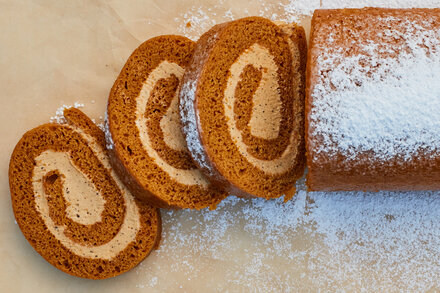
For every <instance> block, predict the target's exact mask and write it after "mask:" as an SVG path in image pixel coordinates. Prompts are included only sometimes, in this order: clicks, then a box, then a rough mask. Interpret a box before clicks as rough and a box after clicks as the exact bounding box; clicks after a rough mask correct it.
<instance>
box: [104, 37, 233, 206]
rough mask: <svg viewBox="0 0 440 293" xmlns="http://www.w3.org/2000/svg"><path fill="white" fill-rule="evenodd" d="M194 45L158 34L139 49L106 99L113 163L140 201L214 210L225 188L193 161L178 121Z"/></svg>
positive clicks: (185, 39)
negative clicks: (216, 185) (182, 83)
mask: <svg viewBox="0 0 440 293" xmlns="http://www.w3.org/2000/svg"><path fill="white" fill-rule="evenodd" d="M194 45H195V43H194V42H193V41H191V40H189V39H187V38H185V37H181V36H160V37H156V38H153V39H150V40H148V41H146V42H145V43H143V44H142V45H140V46H139V48H137V49H136V50H135V51H134V52H133V54H132V55H131V56H130V58H129V59H128V61H127V63H126V64H125V66H124V68H123V69H122V71H121V73H120V74H119V77H118V78H117V80H116V82H115V84H114V86H113V88H112V90H111V93H110V97H109V101H108V109H107V115H108V118H107V119H108V122H107V127H108V131H107V132H106V134H107V135H106V136H107V140H108V147H109V153H110V159H111V162H112V164H113V166H114V168H115V169H116V171H117V172H118V174H119V175H120V176H121V178H122V180H123V181H124V183H125V184H126V185H127V187H128V188H129V189H130V190H131V191H132V193H133V194H134V195H135V196H136V197H137V198H139V199H141V200H144V201H146V202H149V203H151V204H153V205H155V206H158V207H162V208H169V207H172V208H191V209H202V208H205V207H211V208H214V207H215V206H216V205H217V203H219V202H220V201H221V200H222V199H223V198H224V197H225V196H226V194H225V192H223V191H221V190H219V189H217V188H214V187H213V186H212V184H211V183H210V182H209V181H208V180H207V178H206V177H205V176H203V174H202V173H201V172H200V171H199V170H198V169H197V168H196V166H195V165H194V163H193V161H192V159H191V157H190V155H189V151H188V149H187V147H186V143H185V140H184V139H183V135H182V130H181V124H180V119H179V110H178V105H179V96H178V90H179V85H180V81H181V79H182V76H183V73H184V71H185V68H186V66H187V65H188V62H189V60H190V59H191V56H192V54H193V51H194Z"/></svg>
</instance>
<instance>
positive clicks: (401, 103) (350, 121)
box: [310, 17, 440, 161]
mask: <svg viewBox="0 0 440 293" xmlns="http://www.w3.org/2000/svg"><path fill="white" fill-rule="evenodd" d="M372 26H374V27H375V28H379V27H388V28H387V29H383V30H382V31H381V30H379V33H378V34H377V35H374V36H373V37H375V38H376V39H369V37H365V36H359V35H356V34H358V33H359V31H356V29H353V30H352V31H351V32H350V34H352V36H350V37H353V39H358V40H359V41H358V42H357V43H356V45H354V46H346V47H341V46H339V45H336V46H331V45H328V44H331V43H332V42H334V40H335V39H336V38H337V39H338V40H341V38H344V36H343V35H337V36H335V35H334V33H330V34H325V33H322V34H321V35H326V39H325V40H324V42H323V44H324V45H320V46H317V47H316V51H314V52H317V53H316V54H317V56H316V57H317V59H316V64H317V66H318V76H320V77H319V78H318V80H317V83H316V85H315V86H314V89H313V92H312V97H313V105H312V111H311V116H310V119H311V121H312V122H311V124H310V125H311V126H310V128H311V129H312V135H313V136H314V137H321V138H322V142H320V143H319V144H314V145H313V149H314V152H316V153H320V152H323V153H326V154H328V155H330V156H332V155H337V154H342V155H343V156H346V157H347V158H348V160H350V161H355V160H356V159H357V157H358V156H359V152H373V154H374V156H375V158H376V159H378V160H381V161H385V160H390V159H393V158H395V157H396V156H399V157H401V158H402V159H403V160H409V159H411V158H413V157H415V156H416V155H417V154H418V153H420V152H421V151H422V152H423V153H425V154H426V155H431V156H432V155H436V156H438V155H439V153H438V152H439V146H440V132H439V131H438V130H439V129H440V83H439V82H438V79H439V77H440V50H438V48H440V32H439V31H438V30H435V29H432V28H430V27H431V24H430V23H429V20H428V21H427V24H425V25H424V26H422V25H420V24H418V23H415V22H411V21H408V20H407V21H403V22H399V21H398V20H396V19H394V18H392V17H378V18H376V23H375V24H373V25H372ZM375 28H374V29H375ZM339 29H341V28H340V27H338V26H337V24H335V31H338V30H339ZM342 29H343V28H342ZM318 33H319V32H318ZM395 40H398V41H395ZM325 44H327V45H325ZM353 47H354V48H356V49H357V50H358V51H359V53H358V54H356V55H352V56H350V55H349V54H348V53H347V52H349V51H350V50H353ZM395 54H397V56H394V55H395ZM388 55H389V56H388ZM315 158H317V156H315Z"/></svg>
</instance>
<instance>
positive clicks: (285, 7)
mask: <svg viewBox="0 0 440 293" xmlns="http://www.w3.org/2000/svg"><path fill="white" fill-rule="evenodd" d="M229 2H232V1H226V0H220V1H217V2H215V4H213V5H212V3H208V2H205V4H200V5H194V6H191V7H189V8H188V10H187V11H184V12H182V13H181V14H180V15H179V16H178V17H176V18H175V19H174V20H175V22H176V23H177V24H178V31H179V33H181V34H183V35H185V36H187V37H188V38H190V39H193V40H196V39H197V38H198V37H199V36H200V35H201V34H202V33H204V32H205V31H207V30H209V29H210V28H211V27H212V26H213V25H215V24H217V23H222V22H226V21H230V20H234V19H238V18H242V17H247V16H255V15H257V16H262V17H266V18H268V19H271V20H277V21H285V22H298V21H300V20H301V19H302V18H304V17H305V16H310V15H312V13H313V11H314V10H315V9H318V8H320V6H321V0H281V1H267V0H256V1H253V2H252V5H245V7H243V6H238V5H232V6H231V5H228V3H229Z"/></svg>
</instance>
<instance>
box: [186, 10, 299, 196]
mask: <svg viewBox="0 0 440 293" xmlns="http://www.w3.org/2000/svg"><path fill="white" fill-rule="evenodd" d="M305 64H306V39H305V34H304V30H303V28H301V27H298V26H296V25H295V24H286V25H282V26H278V25H276V24H274V23H273V22H271V21H269V20H267V19H264V18H261V17H248V18H243V19H239V20H236V21H232V22H228V23H223V24H219V25H216V26H214V27H213V28H212V29H211V30H209V31H208V32H206V33H205V34H204V35H202V37H201V38H200V40H199V41H198V42H197V45H196V48H195V52H194V56H193V58H192V61H191V64H190V65H189V67H188V68H187V70H186V71H185V74H184V77H183V85H182V90H181V91H180V114H181V119H182V124H183V132H184V135H185V138H186V142H187V145H188V148H189V150H190V152H191V155H192V157H193V159H194V161H195V162H196V164H197V165H198V166H199V168H201V170H203V172H204V173H205V174H206V175H207V176H208V177H209V178H210V180H211V181H212V182H215V184H218V185H221V186H225V188H226V190H227V191H228V192H230V193H232V194H234V195H238V196H257V197H264V198H276V197H279V196H281V195H283V194H285V193H287V197H290V196H291V195H293V188H294V184H295V182H296V180H297V179H298V178H299V177H300V176H302V174H303V172H304V165H305V154H304V149H305V146H304V138H303V134H304V83H305Z"/></svg>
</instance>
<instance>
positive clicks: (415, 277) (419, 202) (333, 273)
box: [136, 184, 440, 292]
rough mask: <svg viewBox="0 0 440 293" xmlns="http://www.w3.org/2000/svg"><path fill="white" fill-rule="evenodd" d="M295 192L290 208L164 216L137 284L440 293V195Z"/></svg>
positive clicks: (251, 203)
mask: <svg viewBox="0 0 440 293" xmlns="http://www.w3.org/2000/svg"><path fill="white" fill-rule="evenodd" d="M298 189H299V191H298V193H297V195H296V197H295V198H294V200H291V201H289V202H287V203H286V204H284V203H283V201H282V200H281V199H276V200H271V201H266V200H264V199H254V200H244V199H238V198H235V197H230V198H228V199H226V200H224V201H223V202H222V203H220V204H219V206H218V208H217V210H215V211H208V210H202V211H198V212H190V211H168V212H165V213H164V214H163V220H164V229H163V230H164V232H163V235H162V236H163V241H162V243H161V246H160V248H159V250H157V251H155V252H153V254H152V256H151V258H149V260H147V261H146V262H144V263H142V264H141V265H140V267H138V268H137V269H136V271H137V274H140V275H142V274H143V275H144V276H145V282H143V283H142V284H141V285H142V286H145V287H148V288H150V289H151V288H155V287H156V285H159V286H163V283H164V282H171V284H169V286H171V287H170V288H173V286H175V287H176V288H179V287H180V286H182V287H183V288H187V289H188V288H191V279H203V280H205V282H206V284H211V285H210V286H214V285H213V284H215V287H209V288H211V289H215V290H220V291H222V290H226V289H229V290H238V289H240V290H243V289H246V291H252V292H253V291H255V290H258V291H261V292H269V291H271V292H272V291H278V292H279V291H283V292H292V291H297V290H299V291H302V290H312V291H314V290H318V289H326V290H331V291H334V290H340V289H342V288H344V289H345V290H347V291H359V290H366V291H389V290H393V291H394V290H399V289H400V290H409V291H414V290H416V291H425V290H427V289H436V288H437V289H439V288H440V281H439V279H438V278H437V276H438V275H439V274H440V257H439V247H440V222H439V221H438V219H439V217H440V193H439V192H426V193H420V192H419V193H417V192H416V193H411V192H406V193H403V192H402V193H396V192H380V193H362V192H347V193H342V192H341V193H321V192H312V193H309V192H307V191H305V190H304V186H303V185H302V184H300V185H299V186H298ZM238 235H239V237H238ZM159 264H160V265H159ZM156 265H157V266H156ZM217 270H218V271H217ZM162 272H166V273H162ZM213 274H214V276H212V275H213ZM162 275H163V277H162ZM165 276H179V278H178V279H177V280H173V278H169V277H168V278H167V277H165ZM211 281H212V282H213V283H211ZM173 282H175V284H173ZM153 284H154V285H153ZM161 288H163V287H161ZM189 291H191V290H189Z"/></svg>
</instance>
